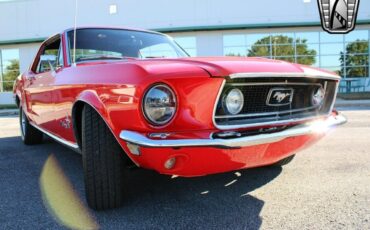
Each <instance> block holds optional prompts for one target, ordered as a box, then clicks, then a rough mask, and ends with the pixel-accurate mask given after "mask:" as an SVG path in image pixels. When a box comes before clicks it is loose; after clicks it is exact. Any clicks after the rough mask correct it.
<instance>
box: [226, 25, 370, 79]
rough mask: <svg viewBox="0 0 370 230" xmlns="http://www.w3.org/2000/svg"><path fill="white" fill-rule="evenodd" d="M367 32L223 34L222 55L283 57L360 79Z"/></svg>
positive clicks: (366, 64)
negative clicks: (337, 33) (340, 33)
mask: <svg viewBox="0 0 370 230" xmlns="http://www.w3.org/2000/svg"><path fill="white" fill-rule="evenodd" d="M369 34H370V31H369V30H356V31H353V32H351V33H349V34H346V35H333V34H328V33H326V32H318V31H317V32H315V31H313V32H288V33H268V34H225V35H224V38H223V39H224V41H223V43H224V55H227V56H248V57H265V58H271V59H279V60H285V61H289V62H294V63H299V64H305V65H312V66H316V67H320V68H323V69H327V70H330V71H334V72H336V73H338V74H339V75H341V76H342V77H343V78H363V79H364V78H368V77H370V73H369V58H370V51H369V45H370V44H369ZM364 80H365V79H364ZM364 82H365V81H364Z"/></svg>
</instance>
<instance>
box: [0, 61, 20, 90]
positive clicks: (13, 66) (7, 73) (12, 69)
mask: <svg viewBox="0 0 370 230" xmlns="http://www.w3.org/2000/svg"><path fill="white" fill-rule="evenodd" d="M18 75H19V61H18V60H16V59H14V60H10V65H8V66H7V67H6V68H5V70H4V75H3V81H4V84H3V86H4V91H12V90H13V84H14V81H15V79H16V78H17V77H18Z"/></svg>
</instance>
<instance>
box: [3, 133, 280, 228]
mask: <svg viewBox="0 0 370 230" xmlns="http://www.w3.org/2000/svg"><path fill="white" fill-rule="evenodd" d="M0 142H1V144H2V147H1V149H0V150H1V152H0V153H1V155H0V158H2V157H6V155H7V154H10V155H14V156H13V157H15V158H18V159H16V160H21V161H25V160H24V159H19V158H24V157H26V160H27V162H26V163H24V164H22V165H23V166H24V167H33V168H32V169H23V170H21V171H17V170H14V171H13V173H14V174H15V175H13V176H15V177H18V176H17V175H16V174H22V173H23V174H24V172H25V171H24V170H32V172H33V173H32V175H28V174H27V176H26V177H20V178H18V179H17V180H16V181H14V182H15V183H25V182H24V181H22V180H33V181H38V177H39V176H40V173H41V170H42V166H43V164H44V163H45V161H46V160H47V159H48V157H49V156H50V155H51V154H53V155H54V156H55V158H56V159H57V161H58V163H59V165H60V167H61V168H62V170H63V172H64V174H65V176H66V178H68V179H69V181H70V182H71V183H72V185H73V187H74V189H75V190H76V192H77V193H78V194H79V196H80V197H81V200H82V202H84V203H85V204H86V201H85V199H84V183H83V171H82V164H81V156H80V155H79V154H76V153H74V152H73V151H71V150H69V149H67V148H65V147H63V146H61V145H59V144H57V143H55V142H54V141H52V140H50V139H47V140H45V143H44V144H42V145H37V146H31V147H29V146H24V145H23V144H21V141H20V138H19V137H11V138H2V139H0ZM3 143H6V145H3ZM3 153H4V154H3ZM10 155H9V156H10ZM17 155H18V156H17ZM6 158H7V157H6ZM30 162H32V163H31V164H30ZM281 170H282V169H281V168H280V167H264V168H256V169H248V170H239V171H236V172H230V173H223V174H217V175H211V176H204V177H198V178H179V177H177V178H171V177H170V176H165V175H160V174H158V173H156V172H153V171H149V170H143V169H137V170H131V171H130V176H129V178H128V183H127V194H126V201H125V203H124V206H123V207H122V208H119V209H115V210H109V211H101V212H93V211H91V213H93V215H94V216H95V219H96V221H97V223H98V224H99V225H100V227H101V229H148V228H150V229H189V228H192V229H204V228H205V229H259V228H260V226H261V224H262V219H261V217H260V212H261V210H262V208H263V205H264V201H262V200H259V199H258V198H256V197H254V196H253V195H251V194H250V192H252V191H253V190H255V189H257V188H259V187H261V186H263V185H265V184H267V183H269V182H270V181H272V180H273V179H274V178H276V177H277V176H278V175H279V174H280V173H281ZM36 172H39V173H38V174H37V173H36ZM33 177H37V178H33ZM22 178H24V179H22ZM27 178H28V179H27ZM11 183H13V182H11V181H9V183H8V184H4V186H10V184H11ZM27 183H29V186H28V188H27V189H28V191H27V192H19V193H17V197H14V199H17V200H27V199H29V197H28V194H29V193H31V194H34V195H33V197H32V198H31V199H36V200H33V202H32V205H33V207H32V208H31V210H33V209H36V208H39V209H43V210H41V211H38V210H33V212H29V213H27V215H37V216H35V217H34V218H32V216H29V217H28V218H29V219H28V221H27V222H25V224H26V223H27V225H26V226H27V227H30V221H32V220H37V219H40V218H44V219H48V220H44V222H45V223H44V227H52V226H53V221H54V220H53V217H52V214H50V213H49V214H46V208H45V207H42V206H43V205H42V197H41V192H40V191H39V189H40V188H39V186H35V185H34V182H32V183H31V182H27ZM13 186H19V185H16V184H14V185H13ZM22 186H23V187H24V186H25V185H22ZM30 190H38V191H30ZM19 196H21V197H19ZM37 199H38V200H37ZM35 203H36V204H35ZM22 204H23V203H22ZM25 204H26V203H24V204H23V205H25ZM11 205H12V206H14V205H13V204H11ZM4 208H6V207H4ZM13 208H14V207H13ZM21 208H22V206H19V209H21ZM18 220H19V219H18ZM7 221H8V222H9V220H7ZM35 224H38V223H35ZM20 227H22V225H20ZM23 227H25V226H23ZM38 227H40V226H39V225H38Z"/></svg>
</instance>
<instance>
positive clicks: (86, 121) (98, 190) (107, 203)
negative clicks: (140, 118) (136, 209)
mask: <svg viewBox="0 0 370 230" xmlns="http://www.w3.org/2000/svg"><path fill="white" fill-rule="evenodd" d="M123 154H124V152H123V150H122V148H121V146H120V145H119V144H118V143H117V140H116V139H115V137H114V136H113V134H112V133H111V131H110V129H109V128H108V127H107V125H106V124H105V122H104V121H103V120H102V118H101V117H100V115H99V114H98V113H97V112H96V111H95V110H94V109H92V108H91V107H89V106H85V107H84V109H83V112H82V162H83V169H84V178H85V191H86V199H87V203H88V205H89V206H90V207H91V208H92V209H95V210H104V209H112V208H117V207H120V206H121V205H122V202H123V195H124V183H123V182H124V178H125V174H126V164H125V159H124V157H123V156H124V155H123Z"/></svg>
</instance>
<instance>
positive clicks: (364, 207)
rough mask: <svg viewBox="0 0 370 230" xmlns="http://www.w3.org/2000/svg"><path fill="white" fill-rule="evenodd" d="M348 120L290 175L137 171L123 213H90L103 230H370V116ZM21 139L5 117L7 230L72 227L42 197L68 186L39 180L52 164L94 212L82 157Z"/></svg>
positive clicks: (0, 222)
mask: <svg viewBox="0 0 370 230" xmlns="http://www.w3.org/2000/svg"><path fill="white" fill-rule="evenodd" d="M343 113H344V115H346V116H347V117H348V120H349V122H348V123H347V124H345V125H344V126H341V127H339V128H337V129H335V130H332V131H331V132H330V134H329V135H328V136H326V137H325V138H324V139H323V140H321V141H320V142H319V143H317V144H316V145H315V146H313V147H311V148H309V149H306V150H304V151H302V152H300V153H299V154H298V155H297V157H296V158H295V159H294V161H293V162H291V163H290V164H289V165H287V166H285V167H284V168H271V167H265V168H258V169H249V170H240V171H237V172H230V173H224V174H219V175H212V176H206V177H200V178H191V179H189V178H171V177H168V176H163V175H159V174H157V173H155V172H151V171H147V170H142V169H138V170H133V171H131V173H130V174H131V175H130V178H129V183H128V185H127V186H128V192H127V195H126V197H127V199H126V202H125V205H124V207H122V208H120V209H117V210H111V211H104V212H94V211H92V210H89V209H85V210H83V212H88V216H90V218H91V219H92V221H93V222H94V223H95V224H96V225H95V226H96V227H99V228H101V229H370V110H366V109H362V110H350V109H349V110H346V111H344V112H343ZM18 129H19V127H18V119H17V117H14V116H13V117H0V229H59V228H60V229H63V228H66V227H71V225H68V220H67V221H63V220H61V219H60V216H63V215H58V213H55V212H53V211H52V209H50V206H53V205H52V204H50V202H49V201H48V199H45V197H44V195H45V194H44V193H43V187H44V186H45V184H42V183H53V186H52V187H53V189H54V190H53V191H54V192H52V193H54V195H55V194H58V196H57V197H56V198H55V199H57V200H58V202H62V203H63V201H65V200H68V199H67V198H65V197H64V194H68V193H69V192H68V191H65V190H66V188H65V187H66V186H64V184H65V183H63V181H62V180H59V179H56V180H50V179H49V180H43V179H42V178H41V174H42V170H43V168H45V164H46V162H47V160H48V159H50V156H53V158H52V159H54V161H55V162H57V164H58V165H59V166H60V170H59V171H58V172H59V175H62V176H63V178H64V179H65V180H67V181H68V182H69V183H70V184H71V186H72V187H73V189H74V191H76V193H77V195H78V197H80V201H81V202H82V205H86V204H85V200H84V185H83V173H82V165H81V156H80V155H78V154H76V153H74V152H72V151H71V150H69V149H67V148H65V147H63V146H61V145H59V144H57V143H56V142H54V141H52V140H50V139H46V140H45V143H44V144H41V145H36V146H24V145H23V144H22V142H21V139H20V137H19V131H18ZM210 160H211V159H210ZM51 166H53V165H51ZM49 167H50V165H49ZM40 178H41V179H40ZM51 178H52V179H53V177H51ZM42 181H44V182H42ZM45 181H46V182H45ZM59 182H60V183H59ZM46 187H47V185H46ZM51 195H53V194H51ZM67 206H68V207H70V206H69V205H67ZM71 206H72V205H71ZM67 211H68V210H67ZM59 214H60V213H59ZM67 214H68V213H67ZM64 216H66V215H64ZM67 216H68V215H67ZM66 223H67V224H66Z"/></svg>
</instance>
